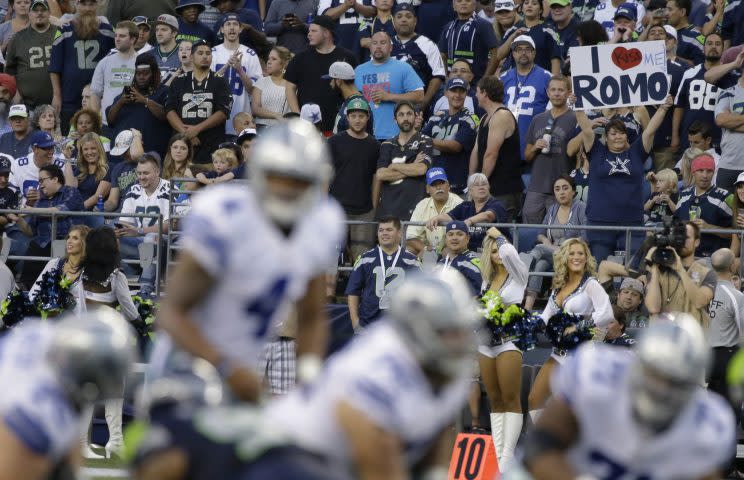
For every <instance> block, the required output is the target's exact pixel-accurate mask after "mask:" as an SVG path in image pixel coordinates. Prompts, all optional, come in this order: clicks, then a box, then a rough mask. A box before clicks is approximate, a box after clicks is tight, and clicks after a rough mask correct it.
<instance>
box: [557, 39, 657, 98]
mask: <svg viewBox="0 0 744 480" xmlns="http://www.w3.org/2000/svg"><path fill="white" fill-rule="evenodd" d="M569 55H570V58H571V81H572V83H573V92H574V95H576V105H575V106H574V108H575V109H576V110H588V109H593V108H603V107H605V108H609V107H627V106H632V105H657V104H660V103H664V99H665V98H666V96H667V95H668V94H669V77H668V76H667V68H666V65H667V59H666V48H665V46H664V42H663V41H662V40H658V41H652V42H633V43H622V44H614V45H608V44H606V45H596V46H591V47H573V48H571V49H570V50H569Z"/></svg>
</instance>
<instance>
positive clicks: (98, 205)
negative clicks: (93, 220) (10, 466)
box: [96, 195, 103, 212]
mask: <svg viewBox="0 0 744 480" xmlns="http://www.w3.org/2000/svg"><path fill="white" fill-rule="evenodd" d="M96 211H97V212H102V211H103V195H98V201H97V202H96Z"/></svg>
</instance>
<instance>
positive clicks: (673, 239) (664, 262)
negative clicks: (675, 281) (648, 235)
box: [651, 217, 687, 268]
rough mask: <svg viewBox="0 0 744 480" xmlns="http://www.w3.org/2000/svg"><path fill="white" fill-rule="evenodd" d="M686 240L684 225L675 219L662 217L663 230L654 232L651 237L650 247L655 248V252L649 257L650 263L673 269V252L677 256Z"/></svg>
mask: <svg viewBox="0 0 744 480" xmlns="http://www.w3.org/2000/svg"><path fill="white" fill-rule="evenodd" d="M686 240H687V228H686V227H685V224H684V223H683V222H682V221H681V220H679V219H677V218H673V217H664V229H663V230H662V231H660V232H655V233H654V236H653V242H652V246H654V247H656V251H655V252H654V254H653V256H652V257H651V263H652V264H656V265H660V266H662V267H668V268H671V267H673V266H674V262H675V259H674V252H673V250H676V251H677V254H679V251H680V250H681V249H682V247H684V245H685V241H686Z"/></svg>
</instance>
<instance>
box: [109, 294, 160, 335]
mask: <svg viewBox="0 0 744 480" xmlns="http://www.w3.org/2000/svg"><path fill="white" fill-rule="evenodd" d="M132 302H133V303H134V306H135V308H136V309H137V313H138V314H139V318H138V319H136V320H135V321H133V322H131V323H132V326H133V327H134V329H135V330H136V331H137V334H138V335H140V336H142V337H148V336H149V337H150V338H153V336H154V335H155V333H154V332H153V330H154V329H155V316H156V315H157V312H158V306H157V304H156V303H155V302H153V301H152V300H150V299H145V298H142V297H140V296H139V295H133V296H132ZM116 309H117V310H119V311H121V306H118V307H116Z"/></svg>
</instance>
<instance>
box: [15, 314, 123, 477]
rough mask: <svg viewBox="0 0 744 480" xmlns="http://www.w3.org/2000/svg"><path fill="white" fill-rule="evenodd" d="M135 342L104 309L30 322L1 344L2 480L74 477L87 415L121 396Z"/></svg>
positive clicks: (119, 320)
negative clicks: (98, 404)
mask: <svg viewBox="0 0 744 480" xmlns="http://www.w3.org/2000/svg"><path fill="white" fill-rule="evenodd" d="M135 345H136V340H135V338H134V335H133V333H132V331H131V329H130V327H129V326H128V324H127V322H126V321H125V320H124V319H123V318H122V317H121V315H120V314H119V313H117V312H116V311H114V310H113V309H110V308H102V309H99V310H95V311H89V312H88V313H86V314H84V315H82V316H80V317H77V316H68V317H66V318H64V319H60V320H59V321H58V322H55V323H48V322H44V323H36V322H31V323H26V324H24V325H22V326H20V327H18V328H17V329H15V330H13V331H12V332H11V333H9V334H7V336H5V337H3V339H2V341H0V350H1V351H2V353H0V388H2V391H3V394H2V396H0V418H1V420H0V478H4V479H5V478H7V479H11V478H17V479H25V480H37V479H38V480H42V479H49V478H74V476H73V471H74V469H75V467H76V465H77V464H78V463H79V457H80V443H79V442H80V428H81V418H82V417H83V414H82V412H83V411H84V410H85V409H86V408H87V407H88V405H89V404H91V403H92V402H95V401H98V400H102V399H103V400H105V399H109V398H113V397H115V396H119V395H120V394H121V385H122V382H123V381H124V378H125V377H126V375H127V374H128V373H129V371H130V369H131V366H132V364H133V362H134V360H135V357H136V352H135Z"/></svg>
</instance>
